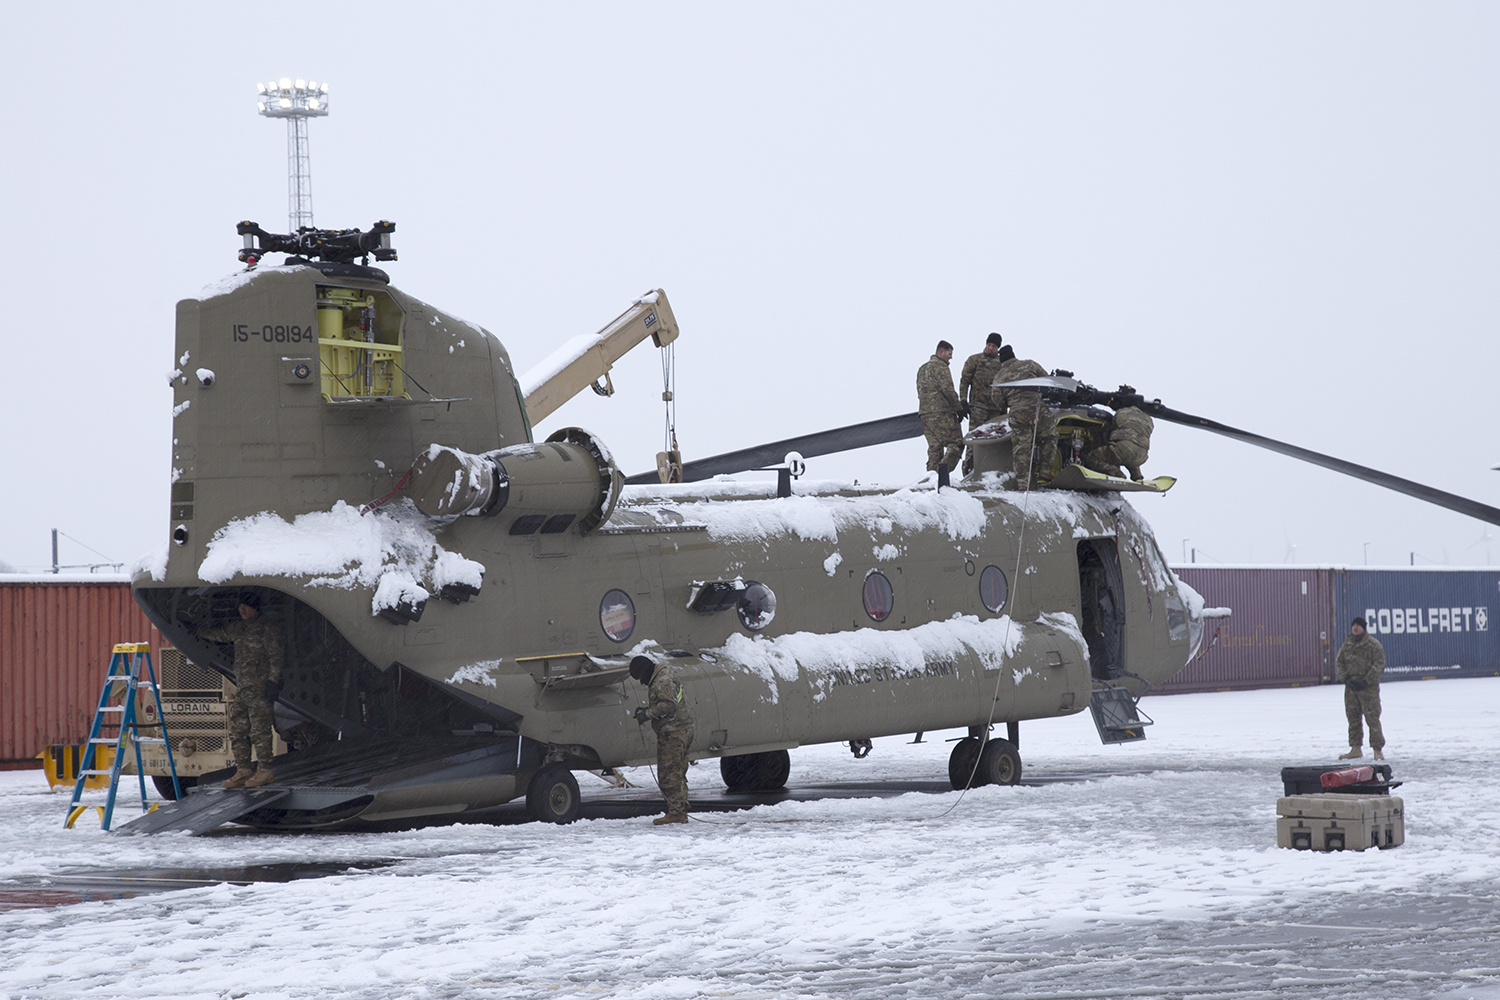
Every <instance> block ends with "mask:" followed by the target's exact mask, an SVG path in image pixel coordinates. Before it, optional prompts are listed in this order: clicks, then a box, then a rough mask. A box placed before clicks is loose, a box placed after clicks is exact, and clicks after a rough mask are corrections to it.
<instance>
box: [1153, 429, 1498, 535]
mask: <svg viewBox="0 0 1500 1000" xmlns="http://www.w3.org/2000/svg"><path fill="white" fill-rule="evenodd" d="M1142 408H1143V409H1144V410H1145V411H1146V412H1147V413H1149V414H1151V415H1152V416H1153V417H1155V418H1156V419H1158V420H1166V421H1169V422H1171V423H1174V424H1182V425H1183V426H1184V427H1197V428H1198V429H1199V430H1205V431H1212V432H1213V433H1215V434H1222V435H1224V436H1225V437H1227V438H1234V439H1235V440H1236V441H1243V442H1244V443H1246V444H1253V445H1255V446H1256V447H1258V448H1265V449H1267V450H1269V451H1274V452H1278V453H1279V454H1282V455H1289V456H1291V457H1292V458H1298V459H1301V460H1302V461H1304V462H1311V463H1312V464H1313V465H1321V466H1322V467H1323V468H1325V469H1332V470H1333V471H1334V472H1342V473H1343V474H1344V475H1346V476H1353V477H1354V478H1355V479H1363V480H1364V481H1365V482H1367V483H1374V484H1375V485H1376V486H1384V487H1385V488H1386V489H1388V490H1395V491H1396V492H1397V493H1405V494H1406V495H1407V496H1409V497H1416V498H1417V499H1418V500H1426V501H1427V502H1428V503H1434V504H1437V505H1438V506H1439V507H1446V508H1448V509H1449V510H1455V511H1458V513H1460V514H1467V515H1468V516H1469V517H1472V518H1477V519H1478V520H1480V521H1486V522H1488V523H1490V524H1500V508H1495V507H1491V506H1488V505H1487V504H1482V503H1479V502H1477V501H1474V500H1470V499H1468V498H1467V497H1461V496H1458V495H1457V494H1454V493H1445V492H1443V491H1442V490H1438V489H1433V488H1432V487H1431V486H1424V485H1423V484H1421V483H1414V482H1412V481H1411V480H1410V479H1402V478H1401V477H1400V476H1393V475H1391V474H1390V473H1388V472H1381V471H1380V470H1378V469H1371V468H1369V467H1368V466H1364V465H1355V464H1354V463H1353V462H1346V461H1344V460H1343V459H1341V458H1333V457H1331V456H1329V455H1321V454H1319V453H1318V452H1316V451H1309V450H1308V449H1306V448H1299V447H1297V446H1296V445H1294V444H1287V443H1285V442H1284V441H1277V440H1274V439H1272V438H1268V437H1262V436H1261V435H1259V434H1252V433H1250V432H1249V431H1242V430H1240V429H1239V428H1236V427H1230V426H1228V425H1226V424H1221V423H1218V422H1217V421H1214V420H1209V419H1207V418H1205V417H1195V416H1193V415H1192V414H1191V413H1183V412H1182V411H1181V410H1173V409H1170V408H1168V407H1165V406H1151V405H1147V406H1144V407H1142Z"/></svg>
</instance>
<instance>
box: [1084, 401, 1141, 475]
mask: <svg viewBox="0 0 1500 1000" xmlns="http://www.w3.org/2000/svg"><path fill="white" fill-rule="evenodd" d="M1155 426H1156V425H1155V423H1154V422H1153V421H1152V420H1151V418H1150V417H1148V416H1146V414H1145V413H1144V412H1143V411H1141V410H1140V409H1138V408H1137V407H1134V406H1126V407H1122V408H1121V409H1119V410H1116V411H1115V417H1114V419H1113V420H1111V421H1110V432H1109V444H1106V445H1101V446H1100V447H1098V448H1090V449H1089V450H1088V451H1086V452H1084V453H1083V464H1084V465H1085V466H1087V467H1088V468H1090V469H1093V470H1094V471H1095V472H1102V473H1104V474H1105V475H1106V476H1122V475H1123V472H1122V470H1121V469H1120V466H1122V465H1123V466H1125V468H1126V469H1129V470H1130V478H1131V479H1134V480H1135V481H1136V482H1140V481H1141V466H1143V465H1145V464H1146V459H1147V458H1148V457H1149V455H1150V453H1151V431H1152V428H1154V427H1155Z"/></svg>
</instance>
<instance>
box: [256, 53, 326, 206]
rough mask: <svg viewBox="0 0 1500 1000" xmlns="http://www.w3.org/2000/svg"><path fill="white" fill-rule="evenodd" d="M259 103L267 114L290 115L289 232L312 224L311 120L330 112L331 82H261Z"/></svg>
mask: <svg viewBox="0 0 1500 1000" xmlns="http://www.w3.org/2000/svg"><path fill="white" fill-rule="evenodd" d="M255 89H256V90H257V91H258V92H259V97H260V100H259V101H258V102H257V103H256V106H257V107H258V108H259V109H260V113H261V114H263V115H265V116H266V117H267V118H285V119H286V165H287V189H286V193H287V223H288V225H290V226H291V228H290V229H289V230H288V232H292V233H295V232H297V231H298V230H299V229H301V228H303V227H304V226H305V227H307V228H309V229H310V228H312V224H313V212H312V164H311V161H310V159H309V156H308V152H307V120H308V119H309V118H321V117H323V116H324V115H326V114H328V84H326V83H324V84H322V85H319V83H318V82H317V81H316V80H289V79H287V78H286V77H282V78H281V79H280V80H272V81H271V82H270V83H257V84H256V85H255Z"/></svg>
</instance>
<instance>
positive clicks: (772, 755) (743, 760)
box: [719, 750, 792, 792]
mask: <svg viewBox="0 0 1500 1000" xmlns="http://www.w3.org/2000/svg"><path fill="white" fill-rule="evenodd" d="M791 773H792V755H791V754H789V753H787V752H786V751H785V750H768V751H766V752H765V753H747V754H740V755H738V756H735V757H720V758H719V774H720V775H721V776H722V777H723V778H724V784H725V785H727V786H729V790H730V791H731V792H773V791H775V790H776V789H778V788H784V787H786V776H787V775H788V774H791Z"/></svg>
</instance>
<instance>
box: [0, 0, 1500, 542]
mask: <svg viewBox="0 0 1500 1000" xmlns="http://www.w3.org/2000/svg"><path fill="white" fill-rule="evenodd" d="M1497 29H1500V8H1497V7H1495V6H1493V5H1487V4H1478V3H1474V4H1425V5H1410V4H1400V5H1396V4H1382V3H1368V2H1360V3H1323V4H1317V5H1307V4H1301V3H1287V4H1274V3H1256V4H1227V3H1226V4H1199V3H1182V4H1175V3H1129V4H1126V3H1108V4H1105V3H1100V4H1069V3H1050V4H1001V3H987V4H947V5H942V6H938V5H930V4H922V5H917V4H911V5H895V4H881V3H872V2H860V3H819V4H772V3H756V4H753V5H751V4H744V5H738V6H734V5H727V4H717V5H704V4H683V5H678V4H596V5H583V4H524V5H522V4H510V5H502V4H473V5H456V4H425V5H410V4H402V5H396V4H385V3H373V2H372V3H362V4H358V5H348V4H335V3H327V4H317V5H301V6H298V7H293V8H267V7H264V6H245V5H238V6H209V5H199V4H181V5H170V4H152V5H149V6H148V5H139V4H134V5H124V4H121V5H105V4H96V5H82V6H69V7H66V8H58V7H55V6H54V7H47V6H45V5H31V6H27V7H23V8H17V9H13V10H10V11H8V12H7V14H6V30H5V32H4V36H3V40H0V45H3V46H4V51H5V63H6V68H7V78H8V81H9V82H8V87H7V89H8V92H10V93H11V95H12V96H11V98H10V99H9V100H8V102H7V103H8V110H7V114H6V125H5V141H4V146H5V153H4V155H3V156H0V197H3V199H4V205H3V208H4V211H3V215H0V289H3V292H4V310H5V316H6V330H5V332H4V343H5V345H6V351H7V357H8V360H9V363H10V371H11V376H10V378H9V380H8V383H9V384H8V391H7V392H6V393H5V396H4V402H3V403H0V414H3V416H4V420H5V423H6V431H5V435H4V438H3V439H4V441H5V442H6V446H5V449H4V468H5V469H6V472H7V475H8V477H9V485H8V488H6V489H5V490H3V491H0V560H3V561H4V562H6V563H9V564H11V565H12V566H13V567H16V568H21V569H30V568H40V567H43V566H44V565H46V564H47V563H48V562H49V561H50V550H49V544H50V538H49V529H51V528H54V527H56V528H60V529H61V530H62V531H64V532H66V533H67V534H68V535H69V536H71V537H72V538H76V539H78V540H80V541H81V542H83V543H85V544H87V545H89V546H92V547H94V548H96V549H98V550H100V551H102V552H104V553H106V554H108V555H109V556H110V557H111V558H114V559H120V560H130V559H133V558H135V557H136V556H138V555H140V554H141V553H142V552H144V551H146V550H147V549H149V548H151V547H153V546H154V545H155V544H158V543H159V540H160V539H161V538H163V537H164V536H165V534H166V532H167V531H168V529H169V525H168V522H167V482H168V477H169V463H168V458H169V444H170V417H169V411H170V407H171V394H170V391H169V389H168V388H167V384H166V378H165V373H166V372H167V371H169V370H170V369H171V368H172V357H171V355H172V343H173V317H174V304H175V302H176V301H177V300H178V299H181V298H185V297H190V296H193V295H195V294H196V293H197V292H198V290H199V289H200V288H202V286H204V285H205V284H207V283H209V282H211V281H214V280H216V279H218V278H220V277H222V276H223V275H225V274H226V273H228V272H230V271H233V270H236V269H238V267H239V265H238V264H237V262H236V261H235V253H236V250H237V243H238V239H237V237H236V236H235V233H234V224H235V222H237V221H238V220H240V219H246V218H249V219H255V220H257V221H259V222H261V223H262V224H263V225H265V226H266V228H268V229H272V230H273V231H282V230H283V229H284V227H285V225H286V163H285V126H284V125H283V124H282V123H280V122H274V121H268V120H265V119H262V118H260V117H259V116H257V115H256V113H255V86H254V85H255V82H256V81H257V80H268V79H271V78H276V77H281V76H292V77H299V76H301V77H310V78H315V79H318V80H320V81H321V80H327V81H329V82H330V85H331V90H332V93H331V97H332V113H331V114H330V116H329V117H328V118H326V119H322V120H318V121H315V122H313V123H312V126H311V131H312V166H313V195H314V208H315V211H316V220H317V222H318V224H320V225H323V226H337V227H344V226H359V227H361V228H363V227H367V226H368V225H369V224H370V222H372V221H373V220H375V219H377V218H388V219H392V220H394V221H395V222H396V224H397V232H396V240H395V243H396V246H397V247H398V249H399V250H400V254H401V260H400V261H398V262H396V263H394V264H391V265H388V270H389V271H390V273H391V275H392V278H393V281H394V283H395V284H396V285H398V286H399V287H401V288H402V289H404V290H406V291H408V292H410V293H412V294H414V295H417V296H419V297H420V298H422V299H425V300H427V301H429V302H432V303H434V304H435V305H438V306H440V307H442V308H445V309H448V310H450V311H452V312H454V313H456V314H458V315H460V316H463V317H465V318H467V319H471V320H473V321H475V322H478V323H480V324H482V325H484V326H485V327H487V328H488V329H490V330H491V331H493V332H495V333H496V334H497V335H499V336H500V338H501V339H502V340H503V341H504V342H505V343H506V345H507V346H508V348H509V350H510V352H511V355H512V357H513V358H514V359H515V361H516V364H517V367H518V368H519V369H521V370H523V371H524V370H525V369H526V368H527V367H529V366H530V365H531V364H534V363H535V362H537V361H539V360H541V359H542V358H543V357H545V356H546V355H547V354H548V353H550V352H551V351H552V350H553V349H554V348H555V347H556V346H557V345H558V344H559V343H560V342H561V341H562V340H564V339H566V338H568V337H570V336H573V335H575V334H579V333H589V332H592V331H593V330H595V329H597V328H598V327H599V326H601V325H603V324H604V323H605V322H606V321H608V320H609V319H611V318H612V317H613V316H614V315H615V314H616V313H618V312H619V311H620V310H621V309H623V308H624V307H625V306H626V305H628V304H629V302H630V301H631V299H632V298H634V297H635V296H636V295H638V294H639V293H640V292H642V291H644V290H645V289H647V288H654V287H663V288H665V289H666V290H667V292H668V294H669V296H670V298H671V302H672V305H673V308H674V310H675V312H676V314H677V317H678V320H679V321H680V323H681V327H682V331H683V335H682V339H681V340H680V341H679V344H678V383H679V384H678V393H679V410H678V424H679V430H678V433H679V438H680V440H681V443H682V446H683V448H684V451H685V453H686V455H687V457H688V458H693V457H704V456H707V455H711V454H715V453H718V452H722V451H727V450H730V449H733V448H738V447H743V446H748V445H751V444H756V443H759V442H762V441H766V440H774V439H777V438H782V437H788V436H792V435H795V434H799V433H805V432H808V431H813V430H822V429H826V428H829V427H833V426H838V425H840V424H844V423H852V422H857V421H863V420H869V419H874V418H877V417H884V416H890V415H894V414H898V413H903V412H908V411H910V410H912V409H914V408H915V396H914V391H913V376H914V374H915V371H916V368H917V366H918V365H919V364H921V363H922V362H923V361H924V360H926V358H927V357H928V355H929V354H930V353H931V350H932V345H933V343H934V342H935V341H936V340H937V339H938V338H939V337H945V338H947V339H949V340H951V341H953V342H954V343H955V344H957V345H958V347H959V356H960V357H962V356H964V355H966V354H967V353H970V352H971V351H975V350H978V349H979V348H980V346H981V345H982V342H983V338H984V335H985V334H986V333H988V332H989V331H991V330H998V331H1000V332H1001V333H1003V334H1004V335H1005V337H1006V338H1007V341H1013V342H1014V343H1015V345H1016V348H1017V350H1018V352H1020V353H1021V354H1022V355H1025V356H1030V357H1033V358H1036V359H1037V360H1038V361H1040V362H1041V363H1042V364H1043V365H1045V366H1047V367H1048V368H1054V367H1064V368H1069V369H1072V370H1074V371H1075V372H1077V373H1078V375H1079V376H1080V377H1081V378H1084V379H1085V380H1087V381H1090V382H1092V383H1094V384H1096V385H1099V386H1106V387H1107V386H1114V385H1117V384H1119V383H1121V382H1130V383H1132V384H1134V385H1136V386H1138V387H1139V388H1140V389H1141V390H1142V391H1144V392H1145V393H1146V394H1147V395H1148V396H1159V397H1161V398H1162V399H1163V400H1164V401H1165V402H1167V403H1168V404H1169V405H1172V406H1175V407H1177V408H1179V409H1182V410H1186V411H1188V412H1191V413H1196V414H1201V415H1203V416H1208V417H1211V418H1213V419H1217V420H1219V421H1222V422H1224V423H1228V424H1232V425H1235V426H1239V427H1243V428H1245V429H1248V430H1253V431H1256V432H1258V433H1262V434H1266V435H1269V436H1272V437H1277V438H1281V439H1284V440H1288V441H1291V442H1293V443H1296V444H1300V445H1303V446H1306V447H1310V448H1314V449H1316V450H1320V451H1325V452H1329V453H1332V454H1335V455H1338V456H1340V457H1343V458H1347V459H1350V460H1352V461H1356V462H1361V463H1364V464H1367V465H1372V466H1375V467H1377V468H1380V469H1384V470H1386V471H1389V472H1393V473H1396V474H1399V475H1403V476H1406V477H1409V478H1412V479H1417V480H1422V481H1425V482H1427V483H1430V484H1432V485H1434V486H1437V487H1439V488H1441V489H1445V490H1449V491H1451V492H1455V493H1459V494H1463V495H1465V496H1469V497H1473V498H1475V499H1478V500H1481V501H1483V502H1486V503H1490V504H1494V505H1500V472H1493V471H1490V467H1491V466H1494V465H1497V464H1500V444H1497V442H1496V434H1495V428H1496V417H1495V413H1494V397H1495V395H1496V393H1495V380H1496V362H1497V358H1500V347H1497V344H1496V337H1495V327H1496V316H1497V302H1496V287H1497V286H1496V282H1495V278H1494V275H1495V273H1496V263H1497V261H1496V239H1495V233H1496V229H1497V226H1496V224H1497V221H1500V220H1497V199H1496V196H1495V187H1496V178H1497V171H1496V153H1497V142H1496V138H1497V137H1496V102H1497V98H1500V62H1497V60H1496V59H1495V52H1496V51H1497V41H1500V30H1497ZM655 354H656V352H655V351H653V350H650V349H649V348H647V349H642V350H641V351H640V352H639V356H638V357H631V358H627V359H626V361H625V363H623V364H622V365H621V366H619V367H618V368H617V369H616V372H615V376H614V382H615V385H616V387H617V389H618V390H619V394H618V395H617V396H616V397H615V398H613V399H610V400H598V399H595V398H593V397H592V396H590V397H588V398H580V399H578V400H576V401H574V402H573V403H570V404H569V405H567V406H565V407H564V408H563V409H562V410H561V411H559V413H558V414H556V415H555V416H554V417H553V418H551V419H550V420H548V421H546V422H545V423H544V424H543V425H542V427H541V428H539V430H540V431H543V432H546V431H550V430H551V429H554V428H555V427H557V426H563V425H566V424H578V425H581V426H584V427H588V428H590V429H593V430H595V431H597V432H599V433H600V434H601V435H602V436H603V437H604V439H605V440H606V441H607V442H608V443H609V445H610V446H611V447H612V449H613V450H614V453H615V455H616V457H617V458H619V460H620V462H621V464H622V466H623V467H624V468H625V470H626V471H627V472H638V471H644V470H646V469H649V468H651V467H652V465H653V462H654V458H653V456H654V454H655V452H656V451H657V450H658V449H659V448H660V447H661V445H660V440H661V424H662V416H661V402H660V398H659V396H660V391H661V385H660V369H659V366H658V362H657V358H656V357H655ZM955 367H956V366H955ZM923 461H924V446H923V444H922V442H921V441H920V440H917V441H910V442H905V443H901V444H897V445H887V446H884V447H881V448H878V449H871V450H867V451H863V452H854V453H850V454H847V455H844V456H841V457H835V458H826V459H818V460H814V461H813V462H811V463H809V464H810V470H809V472H810V475H812V476H828V477H840V478H858V479H860V480H861V481H862V482H869V481H888V482H907V481H911V480H913V479H915V478H917V477H918V476H919V475H920V474H921V471H922V464H923ZM1147 469H1148V471H1149V472H1151V473H1155V474H1171V475H1175V476H1177V477H1178V478H1179V483H1178V485H1177V487H1176V488H1175V489H1174V490H1173V491H1172V493H1171V494H1170V495H1169V496H1167V497H1164V498H1155V497H1151V498H1146V499H1142V500H1139V501H1136V503H1137V506H1139V507H1140V508H1141V509H1142V510H1143V512H1144V513H1145V514H1146V516H1147V517H1148V518H1149V519H1150V520H1151V521H1152V523H1153V524H1154V525H1155V526H1156V528H1157V530H1158V535H1159V538H1160V541H1161V544H1162V547H1163V549H1164V550H1165V551H1166V552H1167V554H1168V556H1169V557H1171V558H1173V559H1177V558H1180V557H1181V556H1182V555H1183V552H1184V544H1186V546H1191V547H1197V548H1198V549H1199V559H1200V561H1203V560H1207V559H1213V560H1217V561H1221V562H1264V563H1281V562H1283V561H1285V560H1288V559H1290V558H1292V553H1293V546H1295V559H1296V561H1299V562H1314V561H1317V562H1339V563H1351V564H1356V565H1357V564H1360V563H1361V562H1363V560H1364V558H1365V545H1364V543H1365V542H1369V543H1370V544H1369V546H1368V554H1369V559H1370V562H1371V563H1387V564H1402V565H1404V564H1406V563H1407V562H1408V560H1409V558H1410V553H1411V552H1413V551H1414V552H1416V553H1418V562H1419V563H1422V562H1449V563H1455V564H1462V563H1467V564H1478V565H1484V564H1485V563H1486V562H1487V560H1489V559H1491V558H1493V559H1495V560H1500V544H1495V545H1493V546H1492V545H1491V543H1490V542H1489V541H1487V529H1486V526H1485V525H1483V524H1481V523H1480V522H1478V521H1474V520H1471V519H1468V518H1465V517H1461V516H1459V515H1457V514H1451V513H1449V512H1446V511H1443V510H1440V509H1438V508H1435V507H1430V506H1428V505H1425V504H1422V503H1420V502H1418V501H1415V500H1409V499H1406V498H1403V497H1400V496H1397V495H1395V494H1390V493H1386V492H1384V491H1382V490H1379V489H1377V488H1375V487H1372V486H1368V485H1365V484H1362V483H1359V482H1355V481H1353V480H1347V479H1344V478H1343V477H1339V476H1336V475H1335V474H1333V473H1329V472H1325V471H1323V470H1320V469H1316V468H1313V467H1310V466H1302V465H1299V464H1298V463H1295V462H1293V461H1291V460H1290V459H1285V458H1281V457H1279V456H1276V455H1272V454H1269V453H1265V452H1259V451H1257V450H1255V449H1252V448H1249V447H1247V446H1244V445H1240V444H1236V443H1234V442H1231V441H1228V440H1224V439H1219V438H1216V437H1214V436H1212V435H1207V434H1203V433H1201V432H1197V431H1190V430H1186V429H1179V428H1175V427H1170V426H1162V427H1159V429H1158V433H1157V437H1156V440H1155V441H1154V447H1153V451H1152V459H1151V461H1150V463H1148V466H1147ZM1494 531H1495V532H1496V533H1497V534H1500V528H1496V529H1494ZM1184 539H1190V540H1191V541H1188V542H1186V543H1184ZM1497 542H1500V539H1497ZM1492 547H1493V552H1491V549H1492ZM62 557H63V561H64V562H65V563H68V562H85V561H88V560H90V559H92V558H94V557H93V556H91V555H90V553H89V552H88V551H87V550H86V549H84V548H82V547H80V546H79V545H77V544H75V543H74V542H72V541H69V540H65V541H64V543H63V551H62Z"/></svg>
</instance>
